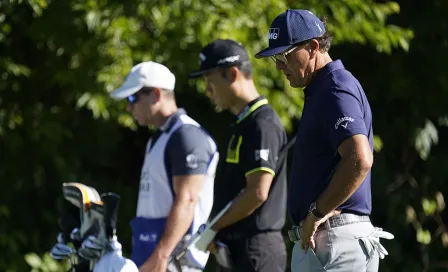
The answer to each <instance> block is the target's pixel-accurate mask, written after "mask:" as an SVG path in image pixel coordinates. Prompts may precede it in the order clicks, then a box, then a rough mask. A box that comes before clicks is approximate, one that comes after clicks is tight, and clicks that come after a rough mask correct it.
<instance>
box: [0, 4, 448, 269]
mask: <svg viewBox="0 0 448 272" xmlns="http://www.w3.org/2000/svg"><path fill="white" fill-rule="evenodd" d="M378 2H381V3H378ZM288 7H291V8H308V9H309V10H310V11H313V12H314V13H316V14H317V15H325V16H327V18H328V26H327V29H328V30H329V31H330V32H331V33H332V34H333V37H334V43H333V44H334V46H333V47H332V49H331V51H330V54H331V56H332V57H333V59H336V58H341V59H342V60H343V62H344V64H345V66H346V67H347V68H348V69H349V70H350V71H351V72H353V74H354V75H355V76H356V77H357V78H358V79H359V80H360V82H361V84H362V85H363V87H364V89H365V91H366V93H367V96H368V97H369V101H370V103H371V106H372V110H373V115H374V132H375V134H376V136H375V139H374V147H375V151H376V155H375V165H374V168H373V180H374V182H373V202H374V212H373V215H372V219H373V221H374V222H375V223H376V224H377V225H379V226H381V227H384V228H385V229H386V230H390V231H391V232H392V233H394V234H395V236H396V239H395V240H393V241H387V242H385V247H386V248H387V249H388V251H389V252H390V255H389V257H388V258H386V259H385V260H384V261H382V264H381V267H382V268H381V271H399V270H402V271H422V270H425V271H429V270H430V269H433V270H434V271H436V270H437V269H438V268H441V267H442V268H441V269H443V266H442V264H441V262H442V261H443V260H444V258H446V256H445V255H444V254H443V253H444V252H446V248H447V247H448V232H447V231H446V230H447V228H446V221H444V219H443V218H446V209H445V202H444V198H443V196H444V195H446V194H447V188H448V187H447V185H446V181H445V178H446V176H448V168H447V167H446V166H445V164H446V162H447V161H448V156H447V155H446V154H448V152H446V151H447V150H448V145H447V144H446V143H445V142H444V141H443V139H445V138H446V137H445V136H447V132H448V131H447V128H446V127H447V123H448V122H447V118H448V117H447V116H448V112H447V111H448V109H447V107H446V101H447V100H448V91H447V90H448V76H447V75H446V72H445V67H444V66H443V64H444V63H447V62H448V54H447V53H446V52H447V49H448V48H447V47H448V44H447V43H446V42H443V41H444V40H446V39H447V33H448V32H447V31H446V30H447V29H446V22H445V18H446V17H447V13H446V11H447V10H448V5H447V2H446V1H442V0H432V1H426V2H425V11H423V10H421V8H420V7H419V6H418V5H414V4H412V2H405V1H403V3H400V5H399V4H398V3H397V2H390V1H372V0H367V1H362V0H344V1H342V0H333V1H319V0H302V1H286V0H284V1H275V0H263V1H261V0H242V1H236V0H230V1H218V0H201V1H192V0H170V1H167V0H157V1H156V0H139V1H114V0H99V1H94V0H78V1H74V0H66V1H50V0H27V1H22V0H9V1H0V50H1V52H2V54H1V55H0V78H1V80H0V182H1V184H2V185H3V187H2V188H4V189H3V190H1V192H0V271H28V270H30V267H31V269H35V270H34V271H55V270H54V269H56V266H55V265H56V263H55V262H52V260H50V259H49V257H48V255H45V252H47V251H48V250H49V249H50V248H51V246H52V245H53V244H54V243H55V242H56V235H57V232H58V231H59V227H58V226H57V223H56V222H57V217H58V216H59V214H60V213H61V212H62V211H63V210H64V208H65V205H66V203H65V201H64V200H63V199H62V197H61V184H62V182H64V181H80V182H83V183H87V184H89V185H92V186H94V187H96V188H98V190H99V191H101V192H105V191H106V190H107V191H115V192H118V193H119V194H121V195H122V199H125V200H126V201H123V202H122V203H121V206H120V214H119V218H120V220H119V222H120V223H119V237H120V239H121V242H122V243H123V247H124V249H125V253H128V252H126V249H129V247H130V238H129V237H130V228H129V226H128V223H127V222H129V220H130V219H131V218H132V216H133V215H134V214H135V204H136V203H135V199H136V197H137V192H136V191H137V190H136V188H137V182H138V176H139V170H140V165H141V163H142V152H141V151H142V150H143V148H144V145H145V143H146V140H147V137H148V136H149V133H150V132H147V131H146V130H141V129H138V128H137V127H136V126H135V124H134V123H133V121H132V118H131V117H130V116H129V115H128V114H127V113H126V112H125V109H124V106H125V105H124V104H123V103H121V102H116V101H113V100H111V99H110V98H109V97H108V92H110V91H112V90H113V89H114V88H116V87H118V86H119V85H120V84H121V83H122V81H123V79H124V77H125V76H126V74H127V72H128V71H129V69H130V68H131V67H132V66H133V65H134V64H136V63H138V62H141V61H147V60H154V61H157V62H162V63H164V64H165V65H167V66H168V67H169V68H170V69H171V70H172V71H173V72H174V73H175V74H176V76H177V84H176V94H177V97H178V102H179V104H181V106H183V107H185V108H186V109H187V111H188V112H189V113H190V115H192V116H193V117H194V118H195V119H197V120H198V121H199V122H200V123H201V124H202V125H203V126H204V127H206V128H207V129H208V130H209V131H210V132H211V133H212V135H213V136H215V138H216V139H217V141H218V143H220V144H222V141H221V140H222V137H223V136H222V135H223V134H224V133H223V132H224V130H225V127H226V126H227V125H226V124H227V123H229V122H230V120H231V117H229V116H228V115H225V114H217V113H215V112H214V110H213V107H212V106H210V104H209V103H208V101H207V98H205V97H204V95H203V91H204V82H203V81H202V80H188V79H187V77H186V75H187V73H188V72H190V71H192V70H193V69H196V68H197V67H198V54H199V51H200V48H201V47H202V46H203V45H205V44H206V43H208V42H210V41H212V40H213V39H215V38H231V39H235V40H237V41H239V42H241V43H243V44H244V45H245V46H246V48H247V50H248V51H249V53H250V55H251V56H253V54H255V53H256V52H257V51H259V50H260V49H262V48H264V47H266V46H267V32H268V29H269V24H270V22H271V21H272V20H273V19H274V18H275V16H276V15H278V14H279V13H280V12H283V11H284V10H286V9H287V8H288ZM251 61H252V63H253V67H254V80H255V83H256V86H257V88H258V90H259V92H260V93H261V94H263V95H266V96H267V97H268V99H269V101H270V103H271V104H272V105H273V106H274V107H275V109H276V110H277V111H278V112H279V114H280V116H281V119H282V122H283V123H284V124H285V126H286V127H287V129H288V131H289V132H290V133H292V131H293V130H294V128H295V122H296V121H297V119H299V118H300V116H301V111H302V109H303V103H304V101H303V93H302V91H301V90H297V89H293V88H291V87H289V84H288V81H287V80H286V79H285V78H284V76H283V75H282V74H281V73H280V72H278V71H276V69H275V67H274V65H273V64H272V63H271V62H270V60H255V59H254V58H251ZM223 124H225V125H223ZM129 128H131V129H132V130H129ZM380 151H381V152H380ZM24 252H36V253H35V254H34V253H31V254H28V255H25V256H23V254H24ZM39 256H43V257H39ZM39 269H40V270H39ZM52 269H53V270H52Z"/></svg>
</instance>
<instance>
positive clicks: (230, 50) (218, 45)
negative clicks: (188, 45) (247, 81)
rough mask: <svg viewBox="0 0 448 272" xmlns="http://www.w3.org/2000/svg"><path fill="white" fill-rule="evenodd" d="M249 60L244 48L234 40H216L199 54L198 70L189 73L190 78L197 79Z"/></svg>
mask: <svg viewBox="0 0 448 272" xmlns="http://www.w3.org/2000/svg"><path fill="white" fill-rule="evenodd" d="M248 60H249V55H248V54H247V51H246V49H245V48H244V46H243V45H242V44H241V43H239V42H236V41H234V40H229V39H227V40H223V39H217V40H215V41H213V42H211V43H209V44H207V45H206V46H205V47H204V48H202V50H201V53H200V54H199V63H200V66H199V70H197V71H194V72H191V73H190V74H189V75H188V76H189V77H190V78H194V77H199V76H201V75H203V74H205V73H207V72H209V71H211V70H213V69H216V68H218V67H230V66H235V65H238V64H241V63H243V62H245V61H248Z"/></svg>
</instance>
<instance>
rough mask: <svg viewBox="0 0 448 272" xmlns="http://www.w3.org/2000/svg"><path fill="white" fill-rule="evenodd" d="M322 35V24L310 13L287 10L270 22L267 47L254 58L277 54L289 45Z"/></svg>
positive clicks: (300, 10) (323, 31) (299, 10)
mask: <svg viewBox="0 0 448 272" xmlns="http://www.w3.org/2000/svg"><path fill="white" fill-rule="evenodd" d="M324 33H325V26H324V24H323V23H322V21H321V20H320V19H319V18H317V17H316V15H314V14H313V13H312V12H311V11H308V10H303V9H288V10H286V11H285V12H283V13H282V14H280V15H278V16H277V17H276V18H275V19H274V21H272V24H271V27H270V28H269V35H268V39H269V47H268V48H265V49H263V50H261V51H260V52H258V53H257V54H256V55H255V57H256V58H264V57H270V56H273V55H276V54H279V53H281V52H283V51H285V50H286V49H288V48H289V47H291V45H294V44H298V43H300V42H303V41H306V40H311V39H313V38H316V37H320V36H322V35H323V34H324Z"/></svg>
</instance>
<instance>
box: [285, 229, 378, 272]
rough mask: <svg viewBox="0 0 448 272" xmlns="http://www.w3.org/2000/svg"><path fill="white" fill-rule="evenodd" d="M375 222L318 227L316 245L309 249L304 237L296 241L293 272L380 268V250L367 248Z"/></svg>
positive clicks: (371, 270)
mask: <svg viewBox="0 0 448 272" xmlns="http://www.w3.org/2000/svg"><path fill="white" fill-rule="evenodd" d="M374 231H375V228H374V227H373V225H372V223H370V222H363V223H354V224H349V225H345V226H340V227H336V228H328V229H324V230H321V231H318V232H317V233H316V235H315V237H314V239H315V242H316V248H315V250H314V251H313V250H312V249H311V248H309V249H308V251H307V252H306V253H305V252H304V250H303V249H302V247H301V243H300V241H297V242H296V243H295V245H294V249H293V252H292V258H291V271H292V272H323V271H329V272H377V271H378V266H379V254H378V252H376V251H375V250H370V252H369V250H367V248H368V246H369V245H367V248H366V245H365V243H368V242H369V240H370V239H375V238H374V237H371V234H372V233H373V232H374Z"/></svg>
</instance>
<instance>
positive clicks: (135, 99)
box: [126, 87, 152, 104]
mask: <svg viewBox="0 0 448 272" xmlns="http://www.w3.org/2000/svg"><path fill="white" fill-rule="evenodd" d="M151 90H152V89H151V88H148V87H143V88H141V89H140V90H138V91H137V92H136V93H134V94H131V95H130V96H128V97H126V99H127V100H128V102H129V104H135V103H137V102H138V100H139V97H140V94H142V93H144V94H149V93H150V92H151Z"/></svg>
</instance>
